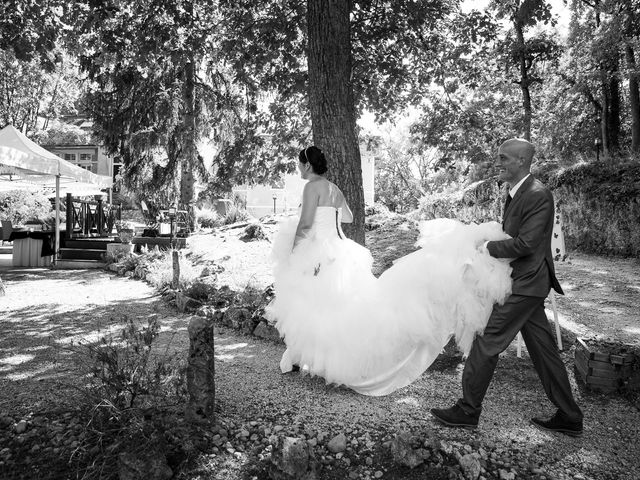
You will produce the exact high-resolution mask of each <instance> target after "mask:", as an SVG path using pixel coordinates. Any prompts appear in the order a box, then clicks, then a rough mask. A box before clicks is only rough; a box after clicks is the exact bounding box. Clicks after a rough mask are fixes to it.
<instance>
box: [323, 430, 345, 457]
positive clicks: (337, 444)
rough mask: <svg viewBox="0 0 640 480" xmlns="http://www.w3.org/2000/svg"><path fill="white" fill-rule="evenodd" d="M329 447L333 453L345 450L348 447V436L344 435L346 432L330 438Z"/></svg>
mask: <svg viewBox="0 0 640 480" xmlns="http://www.w3.org/2000/svg"><path fill="white" fill-rule="evenodd" d="M327 448H328V449H329V451H330V452H331V453H340V452H344V451H345V450H346V449H347V437H345V436H344V433H340V434H338V435H336V436H335V437H333V438H332V439H331V440H329V443H328V444H327Z"/></svg>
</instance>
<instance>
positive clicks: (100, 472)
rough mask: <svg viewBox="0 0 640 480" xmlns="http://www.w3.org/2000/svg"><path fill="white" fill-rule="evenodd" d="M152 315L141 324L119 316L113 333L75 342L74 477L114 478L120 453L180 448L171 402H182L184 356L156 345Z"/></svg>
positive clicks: (156, 331)
mask: <svg viewBox="0 0 640 480" xmlns="http://www.w3.org/2000/svg"><path fill="white" fill-rule="evenodd" d="M159 335H160V325H159V323H158V320H157V318H156V317H153V318H151V319H149V320H148V321H147V323H146V325H145V324H143V323H140V322H137V321H135V320H132V319H130V318H128V317H127V316H124V317H123V318H122V329H121V330H120V331H119V333H118V334H115V335H114V334H109V335H106V336H104V337H102V338H101V339H100V340H99V341H98V342H96V343H87V344H79V345H76V346H74V347H72V349H73V350H75V351H77V352H78V353H79V354H80V355H79V359H80V367H81V370H82V371H83V372H86V375H85V377H86V378H88V383H87V384H86V385H85V386H84V387H83V388H82V390H81V391H82V393H83V396H82V397H81V401H80V403H79V405H78V406H79V412H78V415H79V416H80V417H81V418H80V421H81V423H82V424H83V425H86V428H85V431H84V435H83V436H82V441H81V442H82V443H81V444H80V445H79V446H78V448H76V449H75V450H74V454H73V457H72V459H71V461H70V462H69V463H70V465H71V466H73V467H75V469H76V470H77V472H78V473H79V475H78V478H85V479H94V478H95V479H98V478H117V476H118V474H117V471H118V458H119V456H120V454H122V453H125V452H130V453H134V454H140V455H141V456H144V455H145V454H148V453H149V452H159V453H160V454H167V453H171V454H174V455H175V453H183V454H184V450H185V448H184V444H185V441H186V440H187V439H186V438H178V436H179V432H180V426H179V420H178V418H179V417H178V415H177V413H178V412H177V411H176V408H175V407H174V406H178V405H183V404H184V403H185V402H186V397H187V389H186V361H185V359H184V358H183V357H184V356H183V355H182V354H180V355H178V354H175V355H168V354H167V350H168V348H167V347H163V348H162V349H161V348H160V347H159V345H158V343H159V342H158V338H159Z"/></svg>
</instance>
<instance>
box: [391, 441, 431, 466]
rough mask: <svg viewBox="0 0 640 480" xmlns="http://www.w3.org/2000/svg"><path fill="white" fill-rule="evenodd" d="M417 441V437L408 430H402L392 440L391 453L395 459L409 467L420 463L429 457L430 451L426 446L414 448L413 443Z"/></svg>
mask: <svg viewBox="0 0 640 480" xmlns="http://www.w3.org/2000/svg"><path fill="white" fill-rule="evenodd" d="M415 443H417V439H416V438H415V437H413V436H412V435H411V434H410V433H408V432H402V433H401V434H399V435H396V437H395V438H394V439H393V440H392V441H391V445H390V448H391V455H392V457H393V460H394V461H395V462H396V463H397V464H399V465H403V466H406V467H409V468H414V467H417V466H418V465H420V464H421V463H423V462H424V461H425V459H427V458H429V455H430V453H429V452H428V451H427V450H425V449H424V448H417V449H414V448H413V444H415Z"/></svg>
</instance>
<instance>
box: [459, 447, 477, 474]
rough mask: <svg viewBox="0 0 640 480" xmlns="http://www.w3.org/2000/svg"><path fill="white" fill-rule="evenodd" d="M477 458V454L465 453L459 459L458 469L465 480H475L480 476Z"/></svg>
mask: <svg viewBox="0 0 640 480" xmlns="http://www.w3.org/2000/svg"><path fill="white" fill-rule="evenodd" d="M479 457H480V456H479V455H478V454H477V453H467V454H466V455H463V456H462V457H460V460H459V463H460V468H461V469H462V473H463V474H464V478H466V479H467V480H476V479H477V478H478V477H479V476H480V469H481V468H482V466H481V465H480V459H479Z"/></svg>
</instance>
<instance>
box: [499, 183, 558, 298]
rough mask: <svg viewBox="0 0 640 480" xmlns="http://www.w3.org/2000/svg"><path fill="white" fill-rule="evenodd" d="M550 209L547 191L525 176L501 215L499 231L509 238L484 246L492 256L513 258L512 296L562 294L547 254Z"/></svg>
mask: <svg viewBox="0 0 640 480" xmlns="http://www.w3.org/2000/svg"><path fill="white" fill-rule="evenodd" d="M553 210H554V207H553V196H552V195H551V192H550V191H549V189H548V188H547V187H545V186H544V185H543V184H542V183H541V182H540V181H538V180H536V179H535V178H533V176H529V178H527V179H526V180H525V181H524V183H523V184H522V185H521V186H520V188H519V189H518V191H517V192H516V194H515V197H514V198H513V199H512V200H511V203H510V204H509V207H508V208H507V210H506V212H504V219H503V221H502V228H503V229H504V231H505V232H506V233H508V234H509V235H510V236H511V238H510V239H508V240H501V241H494V242H489V243H488V244H487V249H488V250H489V253H490V254H491V256H492V257H497V258H513V259H514V260H513V261H512V262H511V267H512V268H513V271H512V272H511V277H512V278H513V287H512V292H513V293H514V294H516V295H526V296H529V297H546V296H547V295H548V294H549V290H550V289H551V287H553V289H554V290H555V291H556V292H558V293H561V294H562V293H564V292H563V291H562V287H560V283H558V279H557V278H556V274H555V268H554V266H553V256H552V254H551V235H552V230H553V219H554V211H553Z"/></svg>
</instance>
